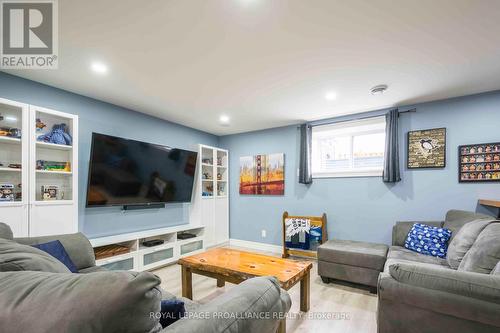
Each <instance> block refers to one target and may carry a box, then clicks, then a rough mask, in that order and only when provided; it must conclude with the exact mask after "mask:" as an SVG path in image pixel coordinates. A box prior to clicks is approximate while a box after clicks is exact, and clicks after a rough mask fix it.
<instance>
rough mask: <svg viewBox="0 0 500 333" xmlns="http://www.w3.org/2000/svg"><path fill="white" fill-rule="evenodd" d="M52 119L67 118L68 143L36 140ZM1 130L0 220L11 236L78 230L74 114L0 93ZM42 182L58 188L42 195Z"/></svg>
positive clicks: (76, 153)
mask: <svg viewBox="0 0 500 333" xmlns="http://www.w3.org/2000/svg"><path fill="white" fill-rule="evenodd" d="M37 120H38V121H37ZM37 124H38V126H37ZM55 124H66V126H67V128H68V132H69V134H70V135H71V136H72V140H73V142H72V144H71V145H66V144H52V143H46V142H40V141H37V137H39V136H40V135H42V134H45V133H47V132H49V131H50V130H51V129H52V127H53V126H54V125H55ZM43 125H45V126H43ZM0 131H3V132H1V133H0V134H1V135H0V222H4V223H7V224H8V225H9V226H10V227H11V229H12V231H13V233H14V236H15V237H27V236H30V237H34V236H45V235H53V234H65V233H74V232H77V231H78V117H77V116H76V115H72V114H68V113H63V112H59V111H54V110H50V109H46V108H41V107H37V106H34V105H27V104H23V103H18V102H14V101H10V100H6V99H0ZM6 132H8V134H6ZM40 161H45V162H47V163H43V164H42V163H40ZM54 162H56V163H54ZM42 186H43V187H44V188H45V190H47V189H48V188H52V189H57V193H53V194H54V195H52V197H51V198H50V196H49V198H48V197H47V196H45V198H44V195H43V193H42ZM10 188H11V190H12V194H11V196H10V197H7V195H8V194H9V193H10V191H9V189H10Z"/></svg>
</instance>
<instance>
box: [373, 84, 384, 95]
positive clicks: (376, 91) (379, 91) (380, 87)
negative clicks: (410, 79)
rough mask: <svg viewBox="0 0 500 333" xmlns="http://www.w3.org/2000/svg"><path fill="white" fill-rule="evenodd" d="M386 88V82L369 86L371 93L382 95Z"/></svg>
mask: <svg viewBox="0 0 500 333" xmlns="http://www.w3.org/2000/svg"><path fill="white" fill-rule="evenodd" d="M387 88H388V87H387V85H386V84H379V85H378V86H375V87H373V88H371V89H370V93H371V94H372V95H382V94H384V93H385V92H386V90H387Z"/></svg>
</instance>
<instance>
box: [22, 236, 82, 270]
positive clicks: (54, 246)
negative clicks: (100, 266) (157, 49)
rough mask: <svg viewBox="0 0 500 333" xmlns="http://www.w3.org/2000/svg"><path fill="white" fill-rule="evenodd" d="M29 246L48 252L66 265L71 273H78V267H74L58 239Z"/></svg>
mask: <svg viewBox="0 0 500 333" xmlns="http://www.w3.org/2000/svg"><path fill="white" fill-rule="evenodd" d="M31 246H33V247H36V248H37V249H40V250H42V251H44V252H47V253H48V254H50V255H51V256H53V257H54V258H56V259H57V260H59V261H60V262H62V263H63V264H64V266H66V267H68V269H69V270H70V271H71V273H78V269H77V268H76V266H75V264H74V263H73V261H72V260H71V258H70V257H69V254H68V252H66V249H65V248H64V246H63V245H62V243H61V242H60V241H58V240H55V241H52V242H48V243H43V244H36V245H31Z"/></svg>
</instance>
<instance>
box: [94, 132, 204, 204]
mask: <svg viewBox="0 0 500 333" xmlns="http://www.w3.org/2000/svg"><path fill="white" fill-rule="evenodd" d="M196 161H197V153H196V152H193V151H188V150H182V149H177V148H171V147H168V146H162V145H157V144H151V143H145V142H141V141H135V140H129V139H124V138H119V137H115V136H110V135H104V134H98V133H92V148H91V152H90V166H89V182H88V187H87V207H102V206H129V205H130V206H133V205H149V204H158V203H174V202H190V201H191V194H192V192H193V182H194V175H195V170H196Z"/></svg>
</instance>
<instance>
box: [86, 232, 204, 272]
mask: <svg viewBox="0 0 500 333" xmlns="http://www.w3.org/2000/svg"><path fill="white" fill-rule="evenodd" d="M204 232H205V228H204V227H203V226H195V225H191V224H184V225H179V226H173V227H167V228H159V229H151V230H145V231H138V232H132V233H126V234H119V235H113V236H107V237H99V238H93V239H90V244H91V245H92V247H93V248H94V253H95V255H96V265H97V266H102V267H106V268H108V269H110V270H134V271H146V270H150V269H156V268H158V267H162V266H165V265H168V264H172V263H174V262H176V261H177V260H179V259H180V258H181V257H183V256H188V255H192V254H196V253H200V252H202V251H203V250H204V249H205V244H204V240H205V235H204ZM186 234H187V235H188V236H189V237H186V236H180V235H186ZM181 238H182V239H181ZM145 242H152V244H153V245H151V246H146V245H145Z"/></svg>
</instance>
